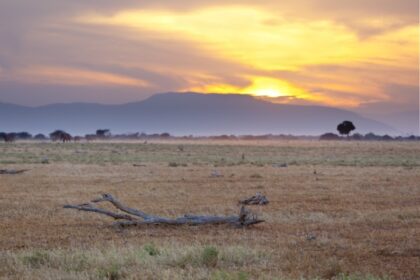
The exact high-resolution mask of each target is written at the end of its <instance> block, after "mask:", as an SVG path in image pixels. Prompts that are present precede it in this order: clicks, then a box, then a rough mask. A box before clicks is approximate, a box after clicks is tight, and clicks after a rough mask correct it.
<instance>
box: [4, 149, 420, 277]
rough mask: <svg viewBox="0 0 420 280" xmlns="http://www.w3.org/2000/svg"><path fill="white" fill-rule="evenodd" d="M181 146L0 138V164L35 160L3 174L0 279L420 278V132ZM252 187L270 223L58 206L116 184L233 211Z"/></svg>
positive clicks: (148, 198) (174, 209) (159, 199)
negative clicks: (201, 221) (162, 219)
mask: <svg viewBox="0 0 420 280" xmlns="http://www.w3.org/2000/svg"><path fill="white" fill-rule="evenodd" d="M179 144H180V142H179V141H174V142H159V143H152V144H147V145H144V144H140V143H89V144H86V143H83V144H65V145H63V144H50V143H48V144H45V143H16V144H0V168H9V169H11V168H16V169H18V168H19V169H20V168H28V169H31V170H30V171H28V172H27V173H24V174H19V175H0V176H1V177H0V191H1V196H0V250H1V251H0V278H1V277H3V278H5V279H9V278H12V279H124V278H128V279H256V278H260V279H301V278H302V279H303V278H305V279H315V278H322V279H330V278H336V279H346V280H349V279H382V278H384V279H386V277H389V278H391V279H416V278H417V279H418V278H420V271H419V269H418V266H419V263H420V183H419V182H420V172H419V171H420V168H419V166H420V144H418V143H398V142H392V143H378V142H372V143H362V142H357V143H356V142H328V143H327V142H317V141H312V142H306V141H287V142H286V141H285V142H253V143H250V142H245V141H244V142H237V141H231V142H214V143H213V142H184V143H182V146H183V148H184V151H179V149H178V146H179ZM243 153H244V154H245V159H243V158H242V154H243ZM46 157H47V158H48V159H49V162H50V164H41V163H40V162H41V161H42V159H43V158H46ZM133 163H136V164H144V165H145V166H138V167H135V166H133ZM283 163H287V167H273V166H272V164H280V165H281V164H283ZM275 166H277V165H275ZM213 170H218V171H219V172H220V173H221V174H222V175H223V177H218V178H212V177H211V176H210V175H211V173H212V172H213ZM315 170H316V174H314V171H315ZM257 191H260V192H263V193H264V194H266V195H267V197H268V198H269V200H270V204H268V205H267V206H257V207H254V210H255V211H256V212H258V213H260V215H262V217H263V218H264V219H266V221H267V223H264V224H260V225H257V226H255V227H254V228H250V229H235V228H230V227H227V226H203V227H188V226H182V227H177V228H174V227H168V226H166V227H163V226H149V227H143V228H135V229H128V230H124V231H116V230H115V229H114V228H112V227H111V226H110V224H111V222H112V221H111V220H110V219H108V218H106V217H100V216H97V215H95V214H89V213H79V212H75V211H73V210H67V209H62V205H63V204H65V203H79V202H85V201H88V200H90V199H91V198H93V197H96V196H97V195H98V194H99V193H102V192H110V193H113V194H114V195H115V196H117V197H118V198H120V199H121V200H122V201H124V202H126V203H127V204H129V205H131V206H133V207H138V208H141V209H142V210H144V211H148V212H151V213H156V214H161V215H167V216H176V215H182V214H184V213H203V214H207V213H208V214H232V213H236V212H237V211H238V206H237V201H238V200H239V199H243V198H245V197H248V196H250V195H253V194H255V192H257ZM206 252H207V253H206ZM346 275H351V276H346ZM369 275H371V276H369ZM369 277H370V278H369Z"/></svg>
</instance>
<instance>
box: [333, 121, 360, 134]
mask: <svg viewBox="0 0 420 280" xmlns="http://www.w3.org/2000/svg"><path fill="white" fill-rule="evenodd" d="M355 129H356V127H355V126H354V124H353V123H352V122H351V121H344V122H342V123H340V124H339V125H338V126H337V130H338V132H339V133H340V134H341V135H347V136H349V134H350V132H351V131H352V130H355Z"/></svg>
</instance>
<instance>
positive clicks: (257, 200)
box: [239, 192, 269, 205]
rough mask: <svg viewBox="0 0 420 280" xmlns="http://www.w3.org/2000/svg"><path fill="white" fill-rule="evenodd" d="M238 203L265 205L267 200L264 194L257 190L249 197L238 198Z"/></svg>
mask: <svg viewBox="0 0 420 280" xmlns="http://www.w3.org/2000/svg"><path fill="white" fill-rule="evenodd" d="M239 203H240V204H244V205H265V204H268V203H269V201H268V199H267V198H266V197H265V196H264V195H262V194H261V193H260V192H257V193H256V194H255V195H254V196H252V197H250V198H247V199H244V200H240V201H239Z"/></svg>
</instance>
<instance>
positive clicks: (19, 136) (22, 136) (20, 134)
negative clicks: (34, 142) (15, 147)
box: [16, 131, 32, 140]
mask: <svg viewBox="0 0 420 280" xmlns="http://www.w3.org/2000/svg"><path fill="white" fill-rule="evenodd" d="M16 138H17V139H22V140H27V139H31V138H32V134H30V133H29V132H26V131H22V132H18V133H16Z"/></svg>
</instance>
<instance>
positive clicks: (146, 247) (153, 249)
mask: <svg viewBox="0 0 420 280" xmlns="http://www.w3.org/2000/svg"><path fill="white" fill-rule="evenodd" d="M143 249H144V250H145V251H146V252H147V253H148V254H149V256H157V255H159V254H160V252H159V249H158V248H156V246H155V245H154V244H146V245H144V247H143Z"/></svg>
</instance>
